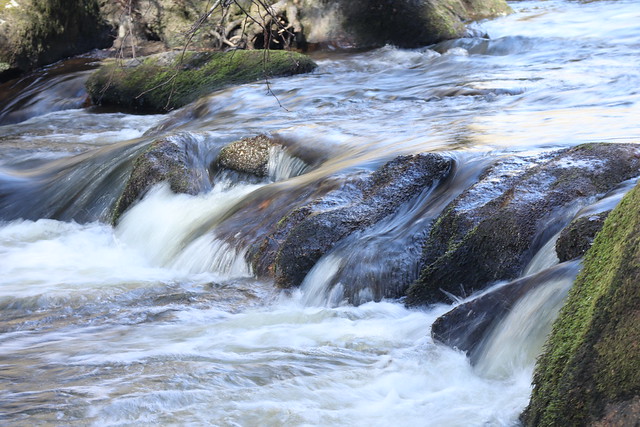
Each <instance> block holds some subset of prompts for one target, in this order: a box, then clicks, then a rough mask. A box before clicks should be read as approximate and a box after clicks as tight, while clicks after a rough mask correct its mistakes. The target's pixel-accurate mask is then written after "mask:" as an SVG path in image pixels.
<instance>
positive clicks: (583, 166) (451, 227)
mask: <svg viewBox="0 0 640 427" xmlns="http://www.w3.org/2000/svg"><path fill="white" fill-rule="evenodd" d="M639 167H640V148H639V147H638V146H637V145H632V144H585V145H580V146H577V147H574V148H571V149H567V150H562V151H560V152H555V153H551V154H549V155H548V156H541V157H537V158H534V159H518V158H511V159H507V160H505V161H502V162H499V163H498V164H496V165H494V166H493V167H492V168H490V169H489V170H488V171H487V173H486V174H485V175H484V176H483V177H482V178H481V179H480V181H479V182H478V183H477V184H475V185H474V186H472V187H471V188H469V189H467V190H466V191H465V192H464V193H462V194H461V195H460V196H459V197H458V198H457V199H455V200H454V201H453V202H452V203H451V204H450V206H449V207H448V208H447V209H445V211H444V213H443V214H442V215H441V216H440V217H439V218H438V220H437V222H436V223H435V224H434V226H433V228H432V230H431V233H430V235H429V238H428V239H427V241H426V242H425V245H424V251H423V257H422V265H423V266H424V267H423V269H422V272H421V276H420V278H419V279H418V280H417V281H416V282H415V283H414V284H413V285H412V286H411V287H410V289H409V291H408V293H407V300H406V302H407V303H408V304H409V305H417V304H430V303H435V302H438V301H443V300H446V299H447V296H446V293H450V294H454V295H460V294H461V293H462V295H470V294H471V293H473V292H475V291H479V290H481V289H484V288H486V287H487V286H488V285H490V284H491V283H493V282H496V281H500V280H512V279H514V278H516V277H518V276H519V275H520V274H521V273H522V271H523V269H524V267H525V266H526V265H527V263H528V262H529V261H530V260H531V259H532V257H533V255H534V254H535V253H536V252H537V250H538V249H539V248H540V247H541V246H542V245H543V244H544V243H545V242H546V240H548V239H549V238H550V237H551V236H553V235H554V234H555V233H557V232H558V231H560V230H561V229H562V228H563V227H564V226H565V225H566V223H567V222H569V220H570V218H571V217H573V215H574V214H575V213H576V212H577V210H578V209H579V208H580V206H581V205H584V204H586V203H588V202H589V201H590V200H592V199H593V198H596V197H599V196H601V195H602V194H603V193H605V192H607V191H609V190H611V189H612V188H613V187H614V186H616V185H617V184H618V183H620V182H622V181H625V180H627V179H630V178H632V177H634V176H636V175H638V170H639ZM443 291H444V292H443Z"/></svg>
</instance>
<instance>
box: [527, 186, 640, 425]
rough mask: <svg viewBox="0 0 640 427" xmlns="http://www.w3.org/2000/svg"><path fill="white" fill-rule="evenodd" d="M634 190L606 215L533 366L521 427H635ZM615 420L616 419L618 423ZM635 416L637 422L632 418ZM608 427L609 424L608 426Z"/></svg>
mask: <svg viewBox="0 0 640 427" xmlns="http://www.w3.org/2000/svg"><path fill="white" fill-rule="evenodd" d="M638 206H640V186H636V187H635V188H634V189H633V190H631V191H630V192H629V193H628V194H627V195H626V196H625V197H624V198H623V199H622V201H621V202H620V203H619V204H618V206H617V207H616V208H615V209H614V210H613V211H612V212H611V214H609V216H608V217H607V219H606V220H605V223H604V227H603V228H602V230H601V231H600V233H598V235H597V236H596V238H595V240H594V242H593V246H592V247H591V248H590V249H589V250H588V251H587V253H586V255H585V257H584V259H583V265H584V266H583V270H582V272H581V273H580V275H579V276H578V278H577V279H576V282H575V284H574V286H573V288H572V289H571V291H570V292H569V296H568V299H567V302H566V304H565V305H564V307H563V308H562V310H561V312H560V315H559V317H558V318H557V320H556V321H555V323H554V325H553V330H552V332H551V334H550V335H549V337H548V339H547V342H546V344H545V350H544V352H543V354H542V355H541V356H540V357H539V359H538V362H537V364H536V368H535V372H534V379H533V386H534V387H533V392H532V396H531V401H530V403H529V406H528V407H527V409H526V410H525V412H524V413H523V416H522V417H521V418H522V421H523V424H524V425H526V426H540V425H554V426H555V425H623V424H613V422H614V421H616V422H620V423H622V421H623V420H625V419H629V418H628V417H632V418H631V422H630V423H629V424H624V425H636V424H637V414H638V398H639V397H640V351H638V350H639V349H638V345H639V344H638V343H640V309H639V307H640V286H638V283H640V264H638V259H639V258H640V213H639V211H638ZM616 412H617V415H616ZM634 414H635V415H636V416H635V417H634ZM609 422H611V423H612V424H609Z"/></svg>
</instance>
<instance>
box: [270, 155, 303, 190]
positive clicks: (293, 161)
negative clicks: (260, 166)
mask: <svg viewBox="0 0 640 427" xmlns="http://www.w3.org/2000/svg"><path fill="white" fill-rule="evenodd" d="M308 169H309V165H307V164H306V163H305V162H303V161H302V160H300V159H299V158H297V157H293V156H291V155H289V153H287V151H286V150H284V149H283V148H281V147H271V148H269V161H268V163H267V176H268V177H269V179H270V180H271V181H274V182H278V181H283V180H285V179H289V178H293V177H294V176H300V175H302V174H303V173H305V172H306V171H307V170H308Z"/></svg>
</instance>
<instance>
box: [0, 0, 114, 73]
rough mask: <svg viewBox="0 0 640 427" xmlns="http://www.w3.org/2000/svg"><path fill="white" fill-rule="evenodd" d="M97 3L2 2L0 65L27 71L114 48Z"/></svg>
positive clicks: (62, 0)
mask: <svg viewBox="0 0 640 427" xmlns="http://www.w3.org/2000/svg"><path fill="white" fill-rule="evenodd" d="M112 40H113V39H112V37H111V27H109V26H108V25H107V24H106V22H105V21H104V20H103V18H102V16H101V15H100V8H99V3H98V1H97V0H70V1H66V0H47V1H40V0H21V1H19V2H0V62H4V63H6V64H8V67H9V68H11V69H16V70H20V71H28V70H31V69H33V68H35V67H39V66H42V65H46V64H51V63H53V62H56V61H58V60H60V59H63V58H67V57H69V56H72V55H77V54H79V53H83V52H87V51H89V50H92V49H96V48H104V47H108V46H110V45H111V42H112Z"/></svg>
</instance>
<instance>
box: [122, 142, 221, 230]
mask: <svg viewBox="0 0 640 427" xmlns="http://www.w3.org/2000/svg"><path fill="white" fill-rule="evenodd" d="M197 145H198V141H197V140H195V139H194V138H193V137H192V136H190V135H189V134H178V135H174V136H169V137H166V138H162V139H158V140H155V141H153V142H152V143H151V144H150V145H149V146H148V148H147V149H146V150H144V152H142V153H141V154H139V155H138V157H137V158H136V159H135V161H134V163H133V169H132V171H131V175H130V176H129V179H128V180H127V183H126V185H125V187H124V190H123V192H122V194H121V195H120V197H119V198H118V201H117V202H116V204H115V208H114V211H113V223H116V222H117V221H118V219H119V218H120V216H121V215H122V214H123V213H124V212H125V211H126V210H127V209H128V208H129V207H130V206H131V205H132V204H133V203H134V202H135V201H137V200H139V199H140V198H142V196H144V195H145V193H146V192H147V191H148V190H149V189H150V188H151V187H152V186H154V185H155V184H158V183H160V182H163V181H166V182H168V183H169V186H170V188H171V190H172V191H173V192H174V193H185V194H192V195H195V194H198V193H200V192H202V191H205V190H207V189H210V188H211V181H210V179H209V176H208V173H207V171H208V162H207V161H206V160H203V159H202V158H201V157H200V156H198V155H196V154H197V152H198V148H197Z"/></svg>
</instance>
